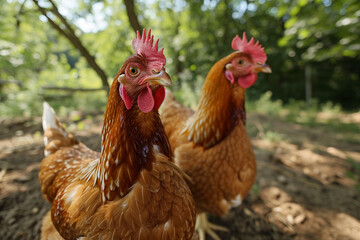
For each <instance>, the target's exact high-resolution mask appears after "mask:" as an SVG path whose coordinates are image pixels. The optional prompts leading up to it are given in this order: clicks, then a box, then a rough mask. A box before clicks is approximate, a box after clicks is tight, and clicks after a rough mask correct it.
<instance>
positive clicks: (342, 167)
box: [0, 114, 360, 240]
mask: <svg viewBox="0 0 360 240" xmlns="http://www.w3.org/2000/svg"><path fill="white" fill-rule="evenodd" d="M64 121H65V123H67V125H68V126H67V128H68V129H70V131H72V132H74V133H75V134H76V136H77V137H78V138H79V139H80V140H81V141H82V142H84V143H85V144H87V145H88V146H89V147H91V148H92V149H95V150H100V139H101V137H100V131H101V125H102V117H101V116H93V117H92V118H84V119H82V120H79V121H78V122H77V123H75V124H73V123H71V121H69V120H66V119H64ZM346 121H351V119H350V120H349V119H348V118H347V119H346ZM247 122H248V128H249V131H250V133H251V135H252V141H253V145H254V150H255V154H256V157H257V162H258V174H257V180H256V183H255V184H254V186H253V188H252V191H251V192H250V193H249V194H248V196H247V197H246V198H245V200H244V203H243V204H242V205H241V206H240V207H238V208H236V209H233V210H232V211H231V212H230V214H229V215H228V216H226V217H225V218H219V217H216V216H210V219H211V221H212V222H214V223H216V224H219V225H222V226H225V227H227V228H228V229H229V231H228V232H219V236H220V237H221V239H229V240H237V239H239V240H240V239H247V240H250V239H251V240H257V239H259V240H260V239H265V240H266V239H276V240H278V239H294V240H300V239H314V240H315V239H324V240H328V239H341V240H342V239H343V240H359V239H360V191H359V189H356V188H355V185H356V184H358V182H359V179H358V175H357V174H358V172H356V171H358V170H357V168H356V166H359V164H360V145H359V142H357V141H354V140H353V141H349V140H348V138H346V137H345V135H344V134H342V133H338V132H335V131H329V129H328V128H325V127H311V128H310V127H306V126H301V125H297V124H293V123H289V122H286V121H284V120H281V119H279V118H274V117H269V116H265V115H260V114H250V115H249V116H248V120H247ZM78 129H81V130H78ZM41 131H42V130H41V119H13V120H11V121H3V122H1V123H0V226H1V227H0V239H39V235H40V227H41V220H42V217H43V216H44V214H45V213H46V212H47V210H48V209H49V208H50V204H49V203H47V202H46V201H45V200H44V199H43V198H42V195H41V191H40V185H39V182H38V179H37V175H38V171H39V166H40V162H41V160H42V158H43V139H42V135H41ZM269 132H270V134H269ZM271 134H272V135H271ZM274 135H275V137H271V136H274ZM351 135H352V139H359V137H360V136H359V134H358V133H353V134H351ZM349 159H351V160H349ZM354 164H355V165H354ZM224 187H225V186H224ZM207 239H210V237H208V238H207Z"/></svg>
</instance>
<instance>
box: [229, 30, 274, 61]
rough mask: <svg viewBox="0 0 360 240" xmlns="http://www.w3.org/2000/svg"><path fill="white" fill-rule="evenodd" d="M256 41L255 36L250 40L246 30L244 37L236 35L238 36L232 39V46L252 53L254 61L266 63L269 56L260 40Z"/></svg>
mask: <svg viewBox="0 0 360 240" xmlns="http://www.w3.org/2000/svg"><path fill="white" fill-rule="evenodd" d="M254 42H255V40H254V38H251V39H250V42H248V40H247V38H246V33H245V32H244V33H243V39H241V38H240V37H239V36H238V35H236V37H234V39H233V40H232V43H231V46H232V48H233V49H234V50H238V51H240V52H246V53H248V54H250V56H251V57H252V59H253V60H254V62H256V63H258V62H260V63H265V62H266V59H267V57H266V54H265V51H264V48H263V47H262V46H261V45H260V44H259V41H257V42H256V43H255V44H254Z"/></svg>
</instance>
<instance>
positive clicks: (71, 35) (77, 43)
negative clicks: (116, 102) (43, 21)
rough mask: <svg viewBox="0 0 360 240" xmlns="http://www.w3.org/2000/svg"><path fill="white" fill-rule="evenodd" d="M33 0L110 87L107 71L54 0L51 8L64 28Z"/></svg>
mask: <svg viewBox="0 0 360 240" xmlns="http://www.w3.org/2000/svg"><path fill="white" fill-rule="evenodd" d="M33 2H34V3H35V4H36V6H37V7H38V8H39V11H40V12H41V13H42V14H43V15H44V16H45V17H46V18H47V20H48V21H49V23H50V24H51V25H52V26H53V27H54V28H55V29H56V30H57V31H58V32H59V33H60V34H61V35H63V36H65V37H66V38H67V39H68V40H69V41H70V42H71V44H72V45H73V46H74V47H75V48H76V49H78V50H79V51H80V53H81V55H82V56H83V57H84V58H85V59H86V61H87V62H88V64H89V65H90V66H91V68H92V69H94V71H95V72H96V73H97V75H98V76H99V77H100V79H101V82H102V85H103V87H104V88H106V89H109V83H108V81H107V76H106V74H105V72H104V71H103V70H102V68H101V67H100V66H99V65H98V64H97V63H96V60H95V57H94V56H92V55H91V54H90V53H89V51H88V50H87V49H86V48H85V47H84V45H83V44H82V42H81V40H80V39H79V37H77V36H76V34H75V32H74V30H73V29H72V27H71V26H70V25H69V23H68V22H67V20H66V19H65V18H64V16H62V15H61V13H60V12H59V10H58V8H57V6H56V5H55V3H54V2H53V1H52V0H49V2H50V3H51V5H52V6H53V7H52V8H51V9H50V10H51V12H52V13H53V14H55V16H57V17H58V18H59V19H60V21H61V22H62V24H63V26H64V29H63V28H62V27H60V25H58V24H57V23H55V22H54V21H53V20H52V19H51V18H50V17H49V15H48V13H47V9H45V8H43V7H41V6H40V5H39V1H38V0H33Z"/></svg>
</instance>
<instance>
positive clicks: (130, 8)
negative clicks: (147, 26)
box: [124, 0, 143, 32]
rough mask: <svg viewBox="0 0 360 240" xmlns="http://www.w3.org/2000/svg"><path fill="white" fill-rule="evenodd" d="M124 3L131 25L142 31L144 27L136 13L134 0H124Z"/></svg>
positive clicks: (135, 29)
mask: <svg viewBox="0 0 360 240" xmlns="http://www.w3.org/2000/svg"><path fill="white" fill-rule="evenodd" d="M124 4H125V7H126V12H127V15H128V18H129V22H130V25H131V27H132V28H133V29H134V31H135V32H136V31H139V32H141V31H142V29H143V27H142V26H141V25H140V23H139V20H138V17H137V15H136V12H135V4H134V0H124Z"/></svg>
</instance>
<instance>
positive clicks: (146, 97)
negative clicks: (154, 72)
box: [138, 83, 155, 113]
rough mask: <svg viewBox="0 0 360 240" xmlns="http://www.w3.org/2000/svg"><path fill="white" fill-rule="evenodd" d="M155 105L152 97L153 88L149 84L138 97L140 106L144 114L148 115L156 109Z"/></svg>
mask: <svg viewBox="0 0 360 240" xmlns="http://www.w3.org/2000/svg"><path fill="white" fill-rule="evenodd" d="M154 105H155V103H154V97H153V95H152V91H151V88H150V87H149V84H148V83H147V84H146V88H144V89H143V90H141V92H140V94H139V96H138V106H139V108H140V110H141V111H142V112H144V113H148V112H150V111H151V110H152V109H153V108H154Z"/></svg>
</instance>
